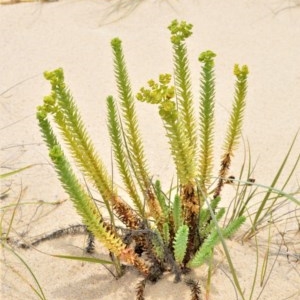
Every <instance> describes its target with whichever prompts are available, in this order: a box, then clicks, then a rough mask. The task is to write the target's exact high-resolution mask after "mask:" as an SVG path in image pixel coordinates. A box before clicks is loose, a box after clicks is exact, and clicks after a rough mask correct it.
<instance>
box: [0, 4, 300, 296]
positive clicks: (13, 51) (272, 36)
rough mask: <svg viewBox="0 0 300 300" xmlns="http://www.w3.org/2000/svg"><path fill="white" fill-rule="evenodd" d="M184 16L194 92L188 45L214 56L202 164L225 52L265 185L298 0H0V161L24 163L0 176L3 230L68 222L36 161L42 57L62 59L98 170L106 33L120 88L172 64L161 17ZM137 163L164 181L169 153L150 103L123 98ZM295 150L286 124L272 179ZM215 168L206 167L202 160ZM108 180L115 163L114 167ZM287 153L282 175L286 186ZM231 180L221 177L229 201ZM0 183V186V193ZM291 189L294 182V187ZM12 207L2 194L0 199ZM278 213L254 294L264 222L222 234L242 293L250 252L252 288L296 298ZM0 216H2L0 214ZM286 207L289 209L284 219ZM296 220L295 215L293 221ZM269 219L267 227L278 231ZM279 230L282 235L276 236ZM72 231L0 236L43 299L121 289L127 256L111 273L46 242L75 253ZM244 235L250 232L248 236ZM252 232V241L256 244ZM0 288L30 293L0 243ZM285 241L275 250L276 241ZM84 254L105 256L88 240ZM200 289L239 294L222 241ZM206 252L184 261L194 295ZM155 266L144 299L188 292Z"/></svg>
mask: <svg viewBox="0 0 300 300" xmlns="http://www.w3.org/2000/svg"><path fill="white" fill-rule="evenodd" d="M175 18H176V19H179V20H186V21H187V22H190V23H192V24H193V25H194V28H193V36H192V37H191V38H190V39H189V40H188V43H187V46H188V52H189V59H190V65H191V75H192V80H193V92H194V95H195V98H196V101H198V99H197V98H198V94H199V70H200V65H199V62H198V60H197V58H198V55H199V53H200V52H202V51H204V50H207V49H211V50H213V51H214V52H215V53H217V57H216V61H215V63H216V124H215V129H216V133H215V145H216V149H215V158H216V160H215V171H217V170H218V168H219V167H218V164H219V160H218V158H219V157H220V154H221V146H222V144H223V138H224V134H225V130H226V124H227V121H228V115H229V111H230V109H231V103H232V100H233V91H234V77H233V75H232V68H233V65H234V64H235V63H239V64H247V65H248V66H249V69H250V75H249V82H248V95H247V108H246V114H245V119H244V127H243V136H244V139H245V141H249V144H250V147H251V157H252V162H253V164H256V168H255V171H254V174H253V176H254V177H255V179H256V182H258V183H261V184H263V185H270V184H271V182H272V180H273V178H274V176H275V173H276V172H277V170H278V169H279V167H280V164H281V162H282V161H283V159H284V157H285V155H286V153H287V151H288V148H289V146H290V144H291V142H292V140H293V138H294V136H295V134H296V132H297V131H298V129H299V128H300V117H299V116H300V50H299V49H300V2H299V1H285V0H281V1H279V0H259V1H258V0H239V1H234V0H227V1H220V0H214V1H211V0H198V1H196V0H190V1H182V0H178V1H176V0H175V1H171V0H167V1H163V0H153V1H151V0H143V1H142V0H140V1H137V0H130V1H129V0H128V1H127V0H126V1H125V0H112V1H108V0H107V1H105V0H103V1H96V0H84V1H83V0H82V1H79V0H76V1H75V0H73V1H54V2H30V3H18V4H14V5H0V111H1V118H0V122H1V123H0V130H1V137H0V141H1V152H0V155H1V156H0V166H1V174H3V173H5V172H9V171H12V170H16V169H18V168H22V167H25V166H27V165H33V166H32V167H31V168H29V169H27V170H24V171H23V172H21V173H18V174H16V175H14V176H11V177H8V178H6V179H5V180H4V179H1V195H2V196H3V197H2V198H1V207H2V208H3V209H2V210H1V222H2V223H1V224H2V231H3V235H4V234H5V232H7V230H8V228H9V226H10V225H9V221H10V220H11V216H12V214H13V213H14V210H13V209H9V208H8V206H9V205H11V204H13V203H16V202H17V201H20V203H19V206H18V209H17V210H16V211H15V217H14V222H13V224H12V228H11V231H10V238H11V240H12V241H21V242H22V241H27V242H30V241H34V240H35V239H36V238H38V237H40V236H41V235H44V234H47V233H51V232H52V231H54V230H58V229H61V228H65V227H67V226H69V225H73V224H80V223H81V220H80V217H79V216H78V215H77V214H76V212H75V209H74V208H73V206H72V203H71V202H70V201H69V199H68V196H67V195H66V194H65V193H64V191H63V189H62V187H61V185H60V182H59V180H58V179H57V177H56V174H55V171H54V169H53V167H52V165H51V163H50V159H49V157H48V154H47V149H46V146H45V145H44V143H43V140H42V138H41V134H40V132H39V128H38V125H37V121H36V118H35V111H36V107H37V106H38V105H41V104H42V99H43V97H44V96H45V95H48V94H49V92H50V86H49V83H48V82H47V81H46V80H45V79H44V78H43V72H44V71H45V70H53V69H56V68H58V67H62V68H63V69H64V72H65V78H66V82H67V84H68V86H69V88H70V90H71V92H72V94H73V96H74V99H75V101H76V103H77V104H78V108H79V110H80V112H81V114H82V118H83V120H84V122H85V123H86V127H87V130H88V132H89V134H90V135H91V137H92V139H93V141H94V143H95V147H96V148H97V150H98V151H99V153H101V157H102V158H103V160H104V161H105V163H106V165H107V166H108V168H109V170H111V146H110V142H109V136H108V132H107V125H106V103H105V100H106V97H107V96H108V95H114V96H117V91H116V87H115V80H114V73H113V63H112V53H111V47H110V41H111V39H112V38H114V37H119V38H120V39H122V41H123V48H124V53H125V58H126V62H127V67H128V72H129V75H130V80H131V83H132V88H133V91H134V93H136V92H138V90H139V88H140V87H142V86H144V85H145V84H146V82H147V81H148V80H149V79H150V78H157V76H158V74H160V73H166V72H172V70H173V64H172V47H171V44H170V42H169V31H168V30H167V26H168V25H169V24H170V22H171V21H172V20H173V19H175ZM137 110H138V115H139V121H140V126H141V129H142V130H141V131H142V135H143V139H144V144H145V149H146V155H147V157H148V161H149V169H150V170H151V173H152V174H153V176H154V177H155V178H159V179H161V180H162V182H163V186H164V187H169V185H170V182H171V180H172V178H173V176H174V172H175V171H174V165H173V161H172V158H171V156H170V152H169V148H168V143H167V140H166V138H165V137H164V130H163V127H162V124H161V121H160V119H159V117H158V115H157V111H156V109H155V108H153V107H149V106H148V105H145V104H143V103H142V104H138V105H137ZM247 151H248V150H247ZM299 153H300V137H298V139H297V140H296V142H295V145H294V148H293V152H292V153H291V158H290V160H289V161H288V163H287V166H286V168H285V171H284V173H283V175H282V177H281V178H280V180H279V182H278V184H277V185H276V186H277V187H278V188H281V187H282V185H283V184H284V182H285V179H286V178H287V176H288V174H289V171H290V170H291V168H292V167H293V165H294V162H295V160H296V159H297V157H298V155H299ZM243 157H244V150H243V145H241V147H240V149H239V150H238V151H237V153H236V155H235V160H234V163H233V165H232V170H231V173H232V174H235V175H236V176H238V173H239V171H240V168H241V164H242V162H243ZM215 174H217V173H215ZM116 180H117V181H118V180H119V179H118V177H116ZM299 185H300V167H299V166H298V167H297V168H296V170H295V171H294V174H293V178H292V179H291V181H290V182H289V184H288V186H287V187H286V188H285V191H286V192H292V191H295V190H297V189H298V191H299ZM234 189H235V187H234V186H227V187H226V190H225V191H224V192H225V194H224V205H228V204H229V202H230V199H231V198H230V195H232V194H233V193H234ZM4 195H5V196H4ZM295 197H296V198H297V199H298V200H299V194H298V195H296V196H295ZM13 207H15V206H13ZM286 212H290V214H286V219H285V220H286V221H284V222H278V223H277V224H276V226H275V225H274V226H273V227H272V228H271V232H272V233H271V236H272V240H271V243H270V249H269V261H268V263H269V264H268V268H267V274H270V276H269V278H268V280H267V279H265V281H264V283H266V285H265V287H264V289H263V293H262V294H261V295H260V292H261V290H262V288H261V287H260V284H259V281H260V275H261V266H262V263H263V258H264V255H265V253H266V251H267V248H268V242H267V237H268V234H267V233H268V229H267V228H266V230H265V232H261V234H259V235H258V236H257V240H256V241H255V239H252V240H250V241H248V242H245V243H242V242H241V241H240V240H239V236H240V235H241V232H240V233H239V234H237V236H236V237H235V238H234V239H232V240H230V241H228V247H229V250H230V253H231V257H232V260H233V264H234V266H235V268H236V272H237V275H238V278H239V281H240V284H241V287H242V289H243V290H244V291H245V299H250V293H251V287H252V284H253V280H254V277H255V267H256V263H257V258H258V265H259V268H258V274H257V279H256V285H255V289H254V294H253V296H252V299H258V297H260V298H259V299H261V300H272V299H276V300H283V299H294V300H296V299H300V263H299V254H300V231H299V230H300V229H299V220H300V214H299V208H298V209H297V207H296V206H295V204H293V203H291V204H290V205H285V206H284V207H283V208H282V213H279V215H284V213H286ZM2 216H3V217H2ZM297 218H298V219H297ZM297 220H298V221H297ZM280 233H281V234H280ZM283 238H284V240H283ZM85 241H86V235H84V234H79V235H68V236H65V237H62V238H58V239H54V240H51V241H45V242H43V243H41V244H39V245H37V246H34V247H32V248H31V249H29V250H24V249H19V248H18V247H17V245H15V244H14V243H13V242H12V244H11V245H10V247H13V249H15V251H16V252H17V253H18V255H20V256H21V257H22V258H23V259H24V261H26V263H27V264H28V266H30V268H31V270H32V271H33V272H34V274H35V276H36V278H37V279H38V281H39V283H40V285H41V287H42V289H43V291H44V294H45V297H46V299H50V300H63V299H64V300H71V299H72V300H79V299H80V300H81V299H105V300H108V299H114V300H121V299H135V288H136V284H137V283H138V281H139V280H140V279H141V278H142V277H141V276H140V275H139V274H138V273H137V272H136V271H135V270H133V269H131V268H128V270H127V271H126V274H125V275H124V276H123V277H122V278H120V279H118V280H116V279H114V278H113V276H112V275H111V274H110V272H109V271H107V270H106V268H105V267H104V266H102V265H100V264H92V263H86V262H84V263H83V262H78V261H71V260H65V259H59V258H55V257H52V256H50V254H68V255H77V256H80V255H83V249H84V247H85ZM256 243H257V244H256ZM257 245H258V246H259V247H258V250H257ZM1 251H2V254H1V295H2V297H1V299H7V300H16V299H37V295H36V294H35V293H34V292H33V290H32V289H31V288H30V284H32V285H33V286H36V284H35V283H34V281H33V279H32V276H31V275H30V273H29V272H28V270H27V269H26V268H25V266H24V265H23V264H22V263H21V262H20V260H19V259H18V258H17V257H16V256H15V255H14V254H13V253H12V252H10V251H9V250H8V249H7V248H2V249H1ZM288 253H289V254H291V255H290V256H287V254H288ZM95 256H96V257H99V258H104V259H108V258H109V257H108V254H107V252H106V251H105V249H104V248H103V247H102V246H101V245H100V244H96V253H95ZM214 264H215V266H216V268H215V270H214V274H213V276H212V284H211V294H210V299H216V300H218V299H223V300H232V299H241V298H240V296H238V295H237V294H236V290H235V287H234V285H233V284H232V279H231V274H230V270H229V267H228V263H227V260H226V257H225V254H224V251H223V249H222V247H221V246H220V247H218V248H217V249H216V255H215V262H214ZM207 270H208V266H207V265H204V266H202V267H200V268H198V269H196V270H194V271H192V273H191V274H189V276H190V277H192V278H194V279H196V280H197V281H199V283H200V286H201V290H202V297H203V299H205V290H206V280H207ZM173 280H174V276H173V275H172V274H167V273H166V274H165V276H164V278H163V279H162V280H160V281H159V282H158V283H156V284H153V285H152V284H148V285H147V286H146V291H145V299H149V300H150V299H153V300H154V299H190V290H189V288H188V287H187V286H186V285H185V284H184V282H180V283H177V284H175V283H173Z"/></svg>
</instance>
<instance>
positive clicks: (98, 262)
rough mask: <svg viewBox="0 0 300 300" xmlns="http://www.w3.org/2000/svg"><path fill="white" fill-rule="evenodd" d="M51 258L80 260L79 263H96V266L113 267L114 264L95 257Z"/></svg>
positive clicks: (59, 256)
mask: <svg viewBox="0 0 300 300" xmlns="http://www.w3.org/2000/svg"><path fill="white" fill-rule="evenodd" d="M51 256H53V257H58V258H65V259H72V260H80V261H85V262H90V263H97V264H106V265H107V264H109V265H113V264H114V263H113V262H112V261H110V260H104V259H99V258H95V257H84V256H72V255H59V254H57V255H54V254H53V255H51Z"/></svg>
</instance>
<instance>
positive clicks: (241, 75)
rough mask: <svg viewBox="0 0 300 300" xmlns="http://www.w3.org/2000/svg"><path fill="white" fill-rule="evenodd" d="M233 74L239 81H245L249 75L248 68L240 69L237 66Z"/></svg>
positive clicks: (245, 66) (236, 65)
mask: <svg viewBox="0 0 300 300" xmlns="http://www.w3.org/2000/svg"><path fill="white" fill-rule="evenodd" d="M233 74H234V75H235V76H236V77H237V78H238V79H245V78H247V75H248V74H249V70H248V66H247V65H244V66H242V67H241V68H240V67H239V65H238V64H235V65H234V67H233Z"/></svg>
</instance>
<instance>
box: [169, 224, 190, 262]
mask: <svg viewBox="0 0 300 300" xmlns="http://www.w3.org/2000/svg"><path fill="white" fill-rule="evenodd" d="M188 236H189V227H188V226H187V225H181V226H180V227H179V228H178V230H177V232H176V235H175V239H174V243H173V246H174V256H175V260H176V261H177V262H178V263H182V261H183V258H184V256H185V253H186V249H187V245H188Z"/></svg>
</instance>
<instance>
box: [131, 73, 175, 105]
mask: <svg viewBox="0 0 300 300" xmlns="http://www.w3.org/2000/svg"><path fill="white" fill-rule="evenodd" d="M171 78H172V76H171V75H170V74H161V75H159V83H157V82H155V81H154V80H153V79H151V80H149V81H148V85H149V88H150V89H146V88H144V87H142V88H141V89H140V92H139V93H138V94H137V95H136V98H137V99H138V100H139V101H142V102H148V103H151V104H159V103H161V102H163V101H165V100H168V99H172V98H174V95H175V89H174V86H169V83H170V81H171Z"/></svg>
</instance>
